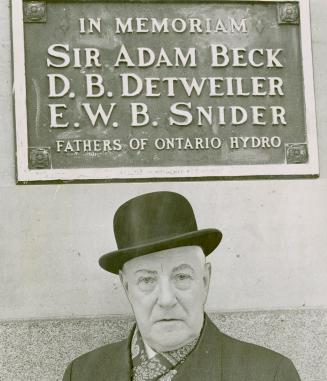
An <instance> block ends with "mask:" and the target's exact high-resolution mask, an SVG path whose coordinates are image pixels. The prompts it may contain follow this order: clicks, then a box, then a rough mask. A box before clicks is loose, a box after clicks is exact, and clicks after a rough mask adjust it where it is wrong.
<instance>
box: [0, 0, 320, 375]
mask: <svg viewBox="0 0 327 381" xmlns="http://www.w3.org/2000/svg"><path fill="white" fill-rule="evenodd" d="M325 3H326V2H325V0H311V19H312V42H313V59H314V71H315V91H316V109H317V123H318V137H319V155H320V168H321V176H320V178H319V179H303V180H300V179H297V180H295V179H293V180H247V181H212V182H180V183H167V182H157V183H133V184H62V185H56V184H52V185H16V181H15V143H14V120H13V105H12V72H11V65H12V62H11V37H10V5H9V2H8V0H2V1H1V3H0V25H1V27H0V78H1V90H2V91H1V92H0V179H1V184H0V218H1V224H0V321H2V323H0V343H1V344H0V359H1V361H0V380H6V381H7V380H13V381H17V380H23V379H24V380H52V379H59V378H54V377H59V376H58V375H59V374H60V372H61V371H62V368H63V367H64V366H65V364H66V363H67V361H69V359H70V358H71V357H73V356H74V355H75V354H77V352H78V350H81V352H83V351H84V350H87V349H89V348H91V347H92V346H97V345H98V344H99V343H100V342H101V343H102V342H105V338H104V337H103V336H102V334H101V325H102V324H107V323H106V322H107V320H106V319H105V320H100V321H99V320H97V321H92V320H90V321H89V320H87V323H81V321H82V322H84V320H70V321H67V320H54V319H57V318H62V319H66V318H69V319H72V318H78V319H80V318H84V317H96V318H99V317H101V316H108V315H115V314H126V313H130V309H129V306H128V304H127V302H126V301H125V299H124V298H123V292H122V289H121V287H120V284H119V280H118V279H117V278H116V277H114V276H111V275H110V274H107V273H106V272H104V271H103V270H102V269H100V268H99V266H98V265H97V259H98V257H99V256H100V255H101V254H103V253H106V252H108V251H111V250H114V249H115V242H114V237H113V233H112V215H113V213H114V212H115V210H116V208H117V207H118V206H119V205H120V204H121V203H123V202H124V201H126V200H127V199H129V198H131V197H134V196H136V195H138V194H141V193H145V192H150V191H155V190H173V191H177V192H180V193H182V194H183V195H185V196H186V197H187V198H188V199H189V200H190V201H191V203H192V205H193V206H194V210H195V214H196V216H197V219H198V225H199V227H201V228H205V227H218V228H220V229H221V230H222V231H223V233H224V238H223V241H222V244H221V245H220V247H219V249H218V250H217V251H216V252H215V253H214V254H213V255H212V256H211V257H210V261H211V263H212V266H213V279H212V284H211V291H210V295H209V299H208V303H207V309H208V310H209V311H220V312H224V311H241V310H251V311H260V310H280V309H285V310H288V312H285V314H286V315H285V316H287V324H285V325H284V324H277V325H273V321H276V320H275V315H274V313H271V314H268V313H267V314H266V313H262V312H257V313H255V312H251V313H244V314H243V315H237V314H236V315H234V314H232V315H223V316H225V317H226V318H225V317H224V319H225V320H224V321H226V322H227V323H226V324H227V325H226V327H227V328H228V330H229V327H230V328H231V332H234V333H235V336H239V337H243V336H242V332H243V330H242V326H243V325H244V326H245V327H252V329H249V330H248V331H247V330H244V332H243V333H244V334H245V336H246V338H248V339H249V340H251V341H254V342H261V343H263V344H265V341H264V340H265V335H266V334H267V332H273V333H271V335H270V336H269V340H268V339H267V345H268V344H270V343H271V342H272V341H271V340H270V338H273V336H274V335H275V333H276V344H277V345H276V348H275V349H276V350H284V351H285V354H288V353H289V354H290V355H293V356H292V359H294V361H295V360H296V363H297V366H298V369H299V370H300V372H301V374H302V375H303V380H305V381H325V380H326V379H327V370H326V368H325V365H324V362H326V361H324V360H323V359H326V345H327V344H326V343H327V338H326V316H327V293H326V289H327V276H326V273H327V255H326V249H325V248H326V247H327V234H326V226H327V197H326V194H327V150H326V149H325V147H326V146H327V107H326V98H327V97H326V93H327V76H326V58H327V44H326V35H327V7H326V4H325ZM208 211H210V213H208ZM122 300H123V302H122ZM311 309H314V310H311ZM292 310H293V311H292ZM275 313H276V314H277V321H280V320H278V319H280V316H281V314H282V313H279V312H275ZM238 316H239V317H238ZM229 317H230V319H231V320H230V321H231V322H230V323H228V321H229ZM40 318H41V319H43V318H46V319H51V322H48V321H47V320H46V321H44V322H41V323H40V322H39V320H36V322H34V319H40ZM16 319H23V320H24V321H16V322H15V321H13V322H10V320H16ZM108 319H109V318H108ZM257 319H258V320H257ZM262 319H263V320H262ZM109 320H110V319H109ZM110 321H111V320H110ZM293 321H294V324H292V322H293ZM103 322H105V323H103ZM257 322H260V324H261V323H262V325H260V324H259V325H258V327H259V328H258V330H256V329H254V328H253V327H256V324H257ZM83 324H90V325H91V329H90V331H91V332H92V333H90V335H91V338H89V337H88V336H87V335H86V333H85V332H86V331H87V330H86V329H85V326H84V325H83ZM108 324H109V323H108ZM110 324H111V323H110ZM112 324H118V323H117V321H116V320H114V323H112ZM228 324H230V326H228ZM33 327H34V328H35V330H33V329H34V328H33ZM42 327H45V328H44V329H43V328H42ZM58 327H59V328H58ZM99 327H100V328H99ZM124 327H125V323H124ZM267 327H270V328H271V327H273V328H271V330H270V328H267ZM70 330H71V331H70ZM79 330H80V331H81V332H83V335H82V339H81V340H79V339H78V340H77V339H76V337H78V335H79V333H78V332H79ZM34 333H35V335H34ZM57 334H58V343H61V342H62V341H64V339H63V336H64V335H65V334H67V335H72V336H74V340H75V341H73V342H72V344H71V345H70V346H69V348H68V349H67V348H66V349H63V351H64V352H61V353H60V354H58V356H59V357H60V361H59V360H58V361H59V362H58V364H57V365H56V364H55V365H54V363H53V364H52V365H51V366H50V368H51V369H49V374H47V375H45V376H44V377H43V378H42V377H41V378H40V376H39V374H40V373H38V372H39V370H40V369H41V368H42V366H45V364H46V362H44V361H45V360H44V358H43V359H42V358H41V357H42V356H41V352H42V351H45V352H44V353H47V354H48V353H50V352H51V351H53V352H51V353H52V354H54V353H56V351H57V347H56V346H55V342H56V340H57V339H56V337H57ZM49 335H50V336H49ZM60 335H63V336H60ZM280 335H282V336H280ZM283 335H284V336H283ZM109 336H110V337H109V338H110V340H116V339H117V338H118V336H116V334H114V333H112V332H110V334H109ZM47 337H49V342H47V341H44V340H46V338H47ZM285 337H286V338H287V345H286V347H285V340H284V339H285ZM322 339H323V340H322ZM52 340H53V341H52ZM61 340H62V341H61ZM76 340H77V341H76ZM84 340H85V341H84ZM4 343H7V344H4ZM280 343H281V345H280ZM294 343H295V344H294ZM305 343H306V344H305ZM75 344H76V348H78V350H77V351H76V352H75V349H73V348H75ZM288 345H290V346H292V348H288V347H287V346H288ZM25 346H27V349H31V348H32V347H33V348H34V349H33V351H34V352H33V353H34V354H35V353H37V355H35V356H36V357H35V359H34V360H33V361H40V362H38V365H37V366H36V364H35V363H33V362H30V364H29V368H30V369H29V370H28V371H27V370H26V369H27V368H26V366H27V364H28V361H32V360H31V359H32V358H33V356H32V355H30V357H29V360H28V358H26V357H25V356H22V352H21V351H22V350H23V348H24V347H25ZM31 346H32V347H31ZM38 348H39V349H38ZM46 348H47V349H46ZM51 348H52V349H51ZM47 351H50V352H47ZM26 353H29V352H28V351H27V352H26ZM26 353H25V354H26ZM322 353H325V357H321V354H322ZM7 356H8V357H7ZM40 356H41V357H40ZM47 358H48V357H47ZM54 358H57V357H54ZM319 359H321V362H320V361H318V360H319ZM22 360H24V362H22ZM49 361H50V360H49ZM51 361H52V360H51ZM14 363H15V364H16V366H15V367H13V368H12V370H10V369H9V368H8V366H9V364H14ZM19 364H21V365H23V364H24V369H25V370H26V372H27V373H26V374H25V378H24V376H23V374H24V373H22V368H21V366H20V365H19ZM35 366H36V367H37V369H38V370H35ZM3 369H4V370H3ZM15 372H17V373H15Z"/></svg>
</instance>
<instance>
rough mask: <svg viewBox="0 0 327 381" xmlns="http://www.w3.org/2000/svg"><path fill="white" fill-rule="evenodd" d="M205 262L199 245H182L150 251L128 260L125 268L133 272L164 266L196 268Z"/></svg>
mask: <svg viewBox="0 0 327 381" xmlns="http://www.w3.org/2000/svg"><path fill="white" fill-rule="evenodd" d="M202 262H203V263H204V262H205V256H204V254H203V252H202V250H201V248H200V247H198V246H182V247H178V248H173V249H167V250H162V251H158V252H155V253H150V254H147V255H143V256H140V257H137V258H133V259H132V260H130V261H128V262H126V263H125V264H124V269H128V270H129V271H132V272H138V271H142V270H143V271H157V270H158V269H159V270H160V269H162V268H163V267H165V268H169V269H170V270H175V269H177V268H186V267H189V268H194V267H197V266H198V265H200V264H201V263H202Z"/></svg>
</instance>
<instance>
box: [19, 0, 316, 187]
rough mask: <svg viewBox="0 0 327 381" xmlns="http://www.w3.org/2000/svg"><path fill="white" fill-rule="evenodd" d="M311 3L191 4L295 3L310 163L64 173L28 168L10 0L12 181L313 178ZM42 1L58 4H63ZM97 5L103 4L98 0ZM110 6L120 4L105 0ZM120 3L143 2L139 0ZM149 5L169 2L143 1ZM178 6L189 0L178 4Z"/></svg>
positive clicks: (22, 92)
mask: <svg viewBox="0 0 327 381" xmlns="http://www.w3.org/2000/svg"><path fill="white" fill-rule="evenodd" d="M309 1H310V0H287V1H286V0H255V1H253V0H252V1H249V0H224V1H221V2H220V1H218V0H192V1H191V2H192V3H196V4H201V3H214V2H219V3H233V2H235V3H237V2H239V3H240V2H245V3H246V2H251V3H275V4H276V5H277V4H278V3H285V2H288V3H297V4H298V5H299V8H300V14H301V17H300V31H301V34H300V38H301V51H302V70H303V88H304V101H305V102H304V104H305V121H306V133H307V142H306V143H307V148H308V157H309V160H308V162H306V163H303V164H301V163H296V164H287V163H286V161H285V163H283V164H248V165H247V164H242V165H226V164H225V165H221V166H218V165H214V166H210V165H202V166H174V167H170V166H161V167H116V168H73V169H72V168H67V169H51V168H50V169H29V163H28V161H29V149H28V148H29V147H28V128H27V106H26V86H25V83H26V78H25V54H24V15H23V0H12V43H13V74H14V84H13V92H14V107H15V112H14V115H15V126H16V128H15V131H16V179H17V183H18V184H21V183H23V184H26V183H29V182H38V183H40V182H41V183H44V182H53V181H56V182H67V181H69V182H74V181H75V182H79V181H91V182H92V181H94V182H96V181H104V182H105V181H126V182H127V181H142V180H146V181H151V180H161V181H163V180H171V181H176V180H183V181H184V180H188V179H189V180H192V179H196V180H201V179H202V180H208V179H212V180H214V179H235V178H236V179H237V178H260V177H263V178H271V177H273V178H284V177H301V178H303V177H318V176H319V157H318V142H317V131H316V110H315V97H314V81H313V61H312V47H311V28H310V4H309ZM46 2H49V3H50V2H56V3H62V2H63V1H62V0H47V1H46ZM67 2H80V3H83V2H87V0H68V1H67ZM102 2H104V1H103V0H102ZM105 2H108V3H115V2H119V3H120V1H115V0H107V1H105ZM124 2H126V3H128V2H132V3H140V4H144V3H145V2H144V1H142V0H124ZM147 2H148V3H150V2H153V3H156V2H161V3H162V2H167V3H172V2H175V1H174V0H147ZM178 2H179V3H183V2H185V3H190V1H186V0H185V1H184V0H182V1H181V0H179V1H178Z"/></svg>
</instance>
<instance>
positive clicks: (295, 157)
mask: <svg viewBox="0 0 327 381" xmlns="http://www.w3.org/2000/svg"><path fill="white" fill-rule="evenodd" d="M308 159H309V154H308V146H307V144H306V143H294V144H286V162H287V164H304V163H307V162H308Z"/></svg>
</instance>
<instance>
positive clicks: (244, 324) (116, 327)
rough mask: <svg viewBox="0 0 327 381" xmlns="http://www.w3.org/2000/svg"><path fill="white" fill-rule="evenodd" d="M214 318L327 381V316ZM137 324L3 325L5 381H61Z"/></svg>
mask: <svg viewBox="0 0 327 381" xmlns="http://www.w3.org/2000/svg"><path fill="white" fill-rule="evenodd" d="M209 315H210V317H211V318H212V319H213V321H214V322H215V323H216V324H217V326H218V327H219V328H220V329H221V330H222V331H223V332H225V333H227V334H230V335H231V336H234V337H236V338H239V339H241V340H245V341H249V342H253V343H257V344H259V345H263V346H265V347H268V348H271V349H273V350H275V351H277V352H280V353H283V354H284V355H286V356H287V357H289V358H291V359H292V360H293V362H294V364H295V365H296V367H297V369H298V371H299V373H300V375H301V378H302V381H326V379H327V361H326V358H327V311H326V310H303V311H273V312H238V313H223V314H221V313H210V314H209ZM132 324H133V319H132V318H131V317H121V316H119V317H117V316H109V317H105V318H94V319H69V320H64V319H60V320H59V319H58V320H33V321H32V320H30V321H9V322H0V379H1V380H4V381H23V380H24V381H34V380H35V381H52V380H61V378H62V374H63V372H64V369H65V367H66V366H67V364H68V363H69V362H70V360H72V359H73V358H75V357H76V356H78V355H80V354H82V353H85V352H87V351H89V350H91V349H94V348H96V347H98V346H101V345H104V344H107V343H108V342H114V341H118V340H121V339H122V338H124V337H125V336H126V335H127V334H128V331H129V329H130V328H131V326H132ZM95 381H96V380H95ZM262 381H265V380H262Z"/></svg>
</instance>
